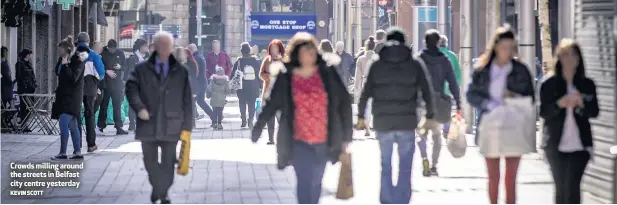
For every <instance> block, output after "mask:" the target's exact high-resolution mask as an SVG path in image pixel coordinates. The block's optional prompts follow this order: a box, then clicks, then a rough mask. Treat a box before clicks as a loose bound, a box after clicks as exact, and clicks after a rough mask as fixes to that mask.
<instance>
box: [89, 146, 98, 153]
mask: <svg viewBox="0 0 617 205" xmlns="http://www.w3.org/2000/svg"><path fill="white" fill-rule="evenodd" d="M97 149H99V148H98V147H97V146H96V145H94V146H92V147H88V152H94V151H96V150H97Z"/></svg>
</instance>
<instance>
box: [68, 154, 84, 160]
mask: <svg viewBox="0 0 617 205" xmlns="http://www.w3.org/2000/svg"><path fill="white" fill-rule="evenodd" d="M70 159H84V156H83V155H81V153H76V154H74V155H73V156H71V158H70Z"/></svg>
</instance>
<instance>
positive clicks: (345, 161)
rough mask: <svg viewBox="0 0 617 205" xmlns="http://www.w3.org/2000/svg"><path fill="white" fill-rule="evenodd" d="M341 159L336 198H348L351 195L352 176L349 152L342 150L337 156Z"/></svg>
mask: <svg viewBox="0 0 617 205" xmlns="http://www.w3.org/2000/svg"><path fill="white" fill-rule="evenodd" d="M339 160H340V161H341V173H340V175H339V179H338V189H337V190H336V198H337V199H350V198H351V197H353V176H352V171H351V154H350V153H347V152H344V153H342V154H341V156H340V157H339Z"/></svg>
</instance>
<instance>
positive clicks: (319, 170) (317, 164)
mask: <svg viewBox="0 0 617 205" xmlns="http://www.w3.org/2000/svg"><path fill="white" fill-rule="evenodd" d="M293 146H294V149H293V159H292V165H293V167H294V170H295V171H296V179H297V183H298V184H297V185H296V186H297V191H296V194H297V197H298V204H318V203H319V198H320V197H321V180H322V179H323V174H324V171H325V169H326V163H327V162H328V146H327V145H326V144H325V143H324V144H308V143H306V142H302V141H295V142H294V145H293Z"/></svg>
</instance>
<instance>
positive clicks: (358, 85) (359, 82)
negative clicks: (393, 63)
mask: <svg viewBox="0 0 617 205" xmlns="http://www.w3.org/2000/svg"><path fill="white" fill-rule="evenodd" d="M377 57H378V55H377V54H375V52H374V51H366V52H365V53H364V55H362V56H360V57H358V61H357V62H356V76H355V78H354V98H355V99H354V100H355V102H358V99H360V95H361V94H362V88H363V87H364V83H365V81H366V78H367V77H368V72H369V69H370V68H371V65H372V64H373V62H374V61H375V59H376V58H377Z"/></svg>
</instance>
